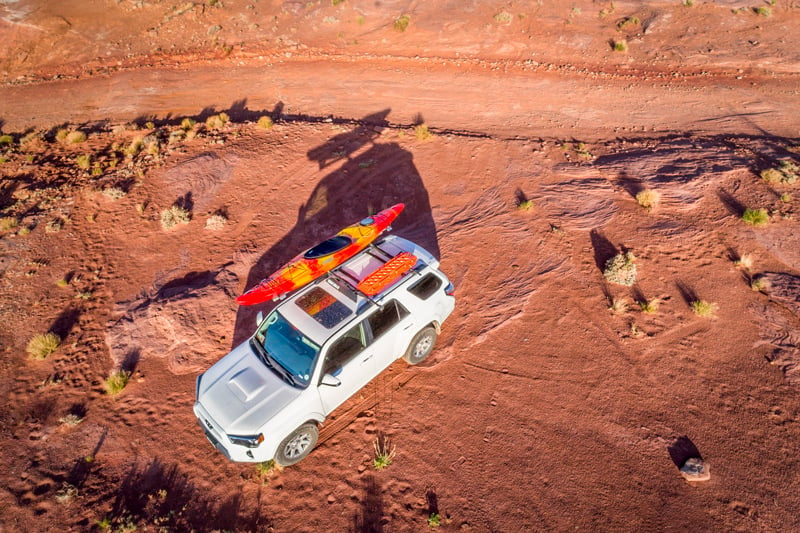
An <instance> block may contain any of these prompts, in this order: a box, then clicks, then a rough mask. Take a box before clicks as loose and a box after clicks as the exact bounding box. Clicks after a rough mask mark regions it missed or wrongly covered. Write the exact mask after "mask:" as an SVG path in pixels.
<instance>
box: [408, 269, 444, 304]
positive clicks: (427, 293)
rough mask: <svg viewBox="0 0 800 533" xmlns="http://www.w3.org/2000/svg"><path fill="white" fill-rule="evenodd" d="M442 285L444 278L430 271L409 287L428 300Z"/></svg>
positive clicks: (414, 292) (411, 290)
mask: <svg viewBox="0 0 800 533" xmlns="http://www.w3.org/2000/svg"><path fill="white" fill-rule="evenodd" d="M441 286H442V280H441V279H440V278H439V276H437V275H436V274H433V273H429V274H426V275H425V276H423V277H422V279H421V280H419V281H418V282H416V283H415V284H413V285H412V286H411V287H409V288H408V292H410V293H411V294H413V295H414V296H416V297H417V298H420V299H421V300H427V299H428V298H430V297H431V296H432V295H433V293H435V292H436V291H438V290H439V288H440V287H441Z"/></svg>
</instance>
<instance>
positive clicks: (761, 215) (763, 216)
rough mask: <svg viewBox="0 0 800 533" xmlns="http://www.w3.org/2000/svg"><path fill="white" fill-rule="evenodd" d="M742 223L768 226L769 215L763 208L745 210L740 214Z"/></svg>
mask: <svg viewBox="0 0 800 533" xmlns="http://www.w3.org/2000/svg"><path fill="white" fill-rule="evenodd" d="M742 221H744V223H745V224H750V225H751V226H756V227H760V226H766V225H767V224H769V213H767V210H766V209H764V208H759V209H749V208H748V209H745V210H744V213H743V214H742Z"/></svg>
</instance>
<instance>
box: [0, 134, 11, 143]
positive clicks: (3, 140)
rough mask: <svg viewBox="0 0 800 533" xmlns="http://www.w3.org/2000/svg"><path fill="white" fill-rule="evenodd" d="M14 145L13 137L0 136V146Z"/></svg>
mask: <svg viewBox="0 0 800 533" xmlns="http://www.w3.org/2000/svg"><path fill="white" fill-rule="evenodd" d="M3 144H14V137H12V136H11V135H0V145H3Z"/></svg>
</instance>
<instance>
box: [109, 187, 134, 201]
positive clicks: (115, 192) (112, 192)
mask: <svg viewBox="0 0 800 533" xmlns="http://www.w3.org/2000/svg"><path fill="white" fill-rule="evenodd" d="M103 194H104V195H106V196H107V197H108V198H111V199H112V200H119V199H120V198H125V196H127V194H128V193H127V192H125V190H123V189H121V188H119V187H113V186H112V187H106V188H105V189H103Z"/></svg>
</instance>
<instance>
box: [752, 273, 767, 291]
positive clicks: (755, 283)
mask: <svg viewBox="0 0 800 533" xmlns="http://www.w3.org/2000/svg"><path fill="white" fill-rule="evenodd" d="M769 287H770V284H769V279H767V278H765V277H764V276H759V277H757V278H753V279H752V280H751V281H750V288H751V289H752V290H753V291H754V292H766V291H767V290H769Z"/></svg>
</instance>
